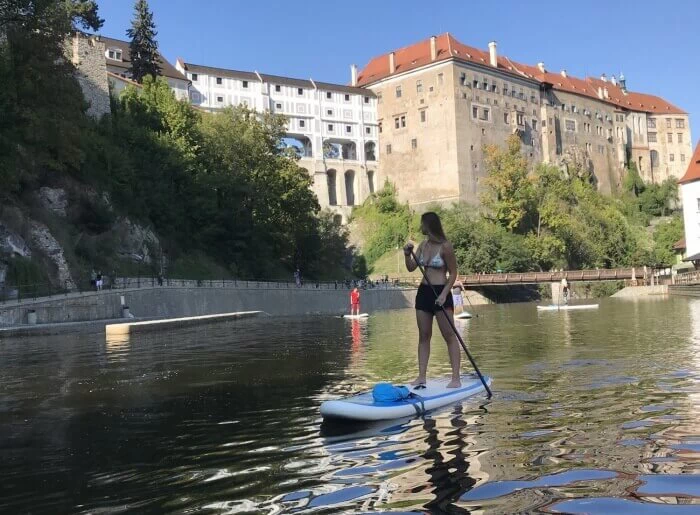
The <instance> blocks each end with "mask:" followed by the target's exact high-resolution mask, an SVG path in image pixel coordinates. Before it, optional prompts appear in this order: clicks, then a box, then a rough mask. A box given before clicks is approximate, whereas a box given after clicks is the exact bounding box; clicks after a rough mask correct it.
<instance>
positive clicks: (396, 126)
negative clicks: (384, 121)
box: [394, 116, 401, 129]
mask: <svg viewBox="0 0 700 515" xmlns="http://www.w3.org/2000/svg"><path fill="white" fill-rule="evenodd" d="M399 128H401V120H400V119H399V117H398V116H397V117H396V118H394V129H399Z"/></svg>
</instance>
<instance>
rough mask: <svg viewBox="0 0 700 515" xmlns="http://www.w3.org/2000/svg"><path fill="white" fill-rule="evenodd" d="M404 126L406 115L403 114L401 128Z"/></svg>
mask: <svg viewBox="0 0 700 515" xmlns="http://www.w3.org/2000/svg"><path fill="white" fill-rule="evenodd" d="M404 127H406V116H405V115H404V116H402V117H401V128H402V129H403V128H404Z"/></svg>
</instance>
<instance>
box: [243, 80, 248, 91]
mask: <svg viewBox="0 0 700 515" xmlns="http://www.w3.org/2000/svg"><path fill="white" fill-rule="evenodd" d="M243 88H244V89H248V81H247V80H244V81H243Z"/></svg>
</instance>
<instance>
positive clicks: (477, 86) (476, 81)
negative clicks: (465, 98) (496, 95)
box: [472, 79, 481, 89]
mask: <svg viewBox="0 0 700 515" xmlns="http://www.w3.org/2000/svg"><path fill="white" fill-rule="evenodd" d="M472 86H473V87H475V88H476V89H479V88H480V87H481V86H479V79H474V81H473V82H472Z"/></svg>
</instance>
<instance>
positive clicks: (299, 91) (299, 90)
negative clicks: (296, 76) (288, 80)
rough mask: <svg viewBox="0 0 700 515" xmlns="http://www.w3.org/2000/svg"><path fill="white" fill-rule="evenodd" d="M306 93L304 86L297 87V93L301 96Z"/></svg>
mask: <svg viewBox="0 0 700 515" xmlns="http://www.w3.org/2000/svg"><path fill="white" fill-rule="evenodd" d="M303 94H304V88H297V95H299V96H301V95H303Z"/></svg>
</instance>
